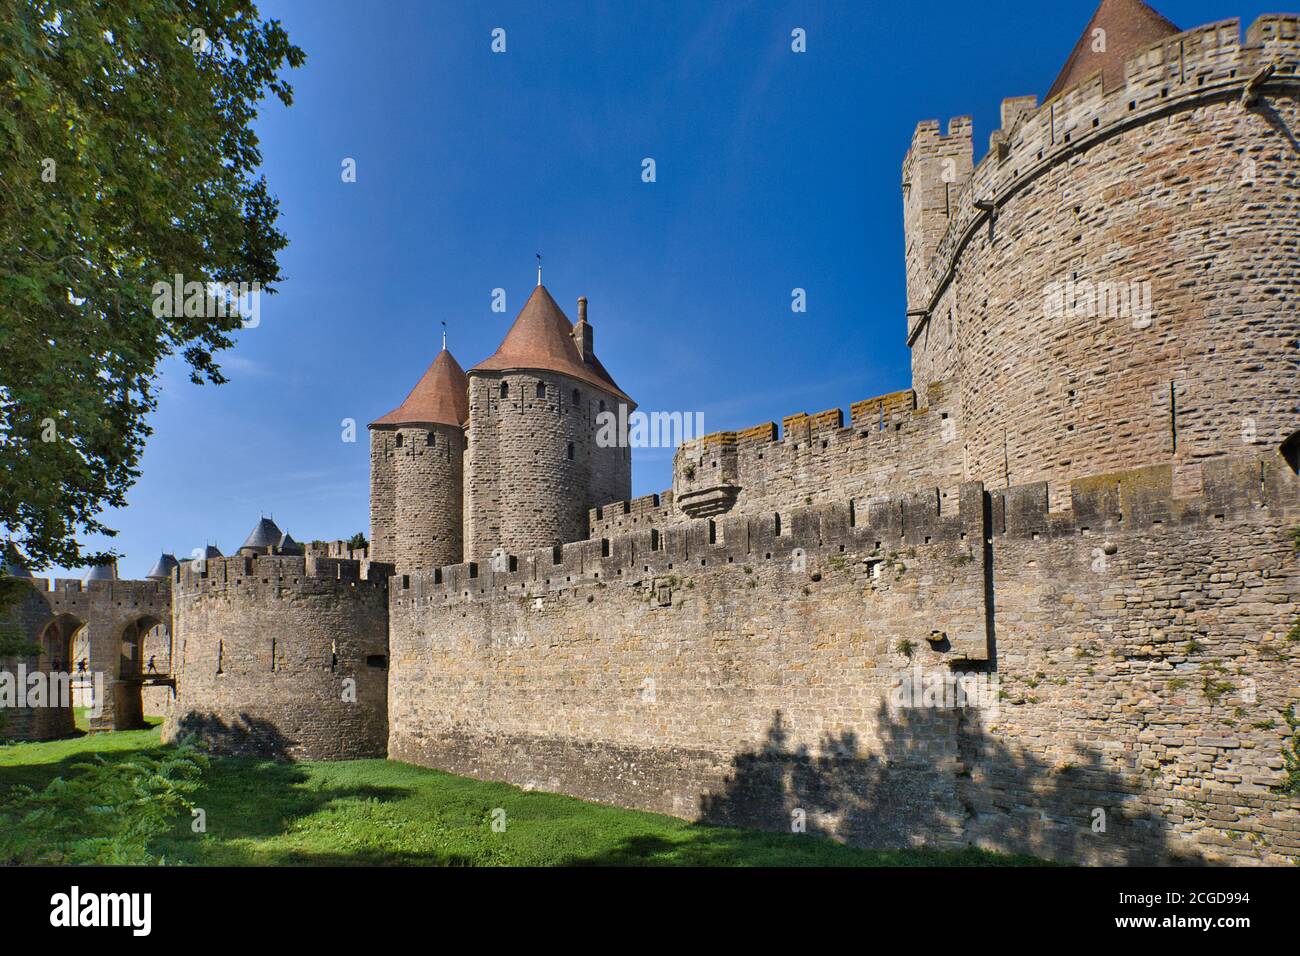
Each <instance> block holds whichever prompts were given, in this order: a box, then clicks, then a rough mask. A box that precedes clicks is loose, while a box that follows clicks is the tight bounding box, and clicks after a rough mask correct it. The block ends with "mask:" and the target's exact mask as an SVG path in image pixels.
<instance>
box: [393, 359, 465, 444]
mask: <svg viewBox="0 0 1300 956" xmlns="http://www.w3.org/2000/svg"><path fill="white" fill-rule="evenodd" d="M467 421H469V379H467V378H466V377H465V370H464V369H463V368H461V367H460V363H459V362H457V361H456V359H455V358H454V357H453V356H452V354H451V353H450V352H448V351H447V350H446V349H443V350H442V351H441V352H439V353H438V357H437V358H435V359H434V360H433V364H432V365H430V366H429V369H428V371H426V372H425V373H424V377H423V378H421V379H420V380H419V381H418V382H416V383H415V388H413V389H411V394H410V395H407V396H406V400H405V401H404V402H402V404H400V405H398V406H397V407H396V408H395V409H393V410H392V411H391V412H389V413H388V414H387V415H385V416H383V417H382V418H376V419H375V420H374V421H373V422H371V423H370V427H371V428H374V427H376V426H382V425H388V426H396V425H457V426H459V425H463V424H465V422H467Z"/></svg>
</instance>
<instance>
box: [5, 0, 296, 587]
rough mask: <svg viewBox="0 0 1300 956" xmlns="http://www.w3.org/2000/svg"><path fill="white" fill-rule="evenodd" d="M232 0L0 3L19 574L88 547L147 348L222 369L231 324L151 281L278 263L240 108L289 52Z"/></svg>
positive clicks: (10, 448)
mask: <svg viewBox="0 0 1300 956" xmlns="http://www.w3.org/2000/svg"><path fill="white" fill-rule="evenodd" d="M303 60H304V56H303V53H302V51H301V50H299V49H298V48H297V47H295V46H293V45H292V44H291V43H290V42H289V39H288V36H287V34H286V33H285V31H284V29H283V28H282V27H281V26H280V24H279V23H278V22H277V21H274V20H270V21H263V20H262V19H261V18H260V16H259V14H258V11H257V8H256V6H255V5H254V4H253V3H252V2H251V0H23V2H18V3H3V4H0V529H2V530H3V531H4V532H5V533H6V534H8V535H11V536H13V537H14V539H15V540H16V542H17V543H18V544H19V546H20V547H21V548H22V550H23V551H24V552H25V553H26V556H27V559H28V562H29V566H31V567H32V568H33V570H36V569H40V568H44V567H46V566H48V565H50V564H60V565H63V566H65V567H78V566H82V565H84V564H91V563H96V562H98V561H101V560H103V559H104V558H105V557H106V556H107V555H106V553H105V552H96V553H93V554H92V553H84V552H83V551H82V550H81V544H80V543H79V541H78V538H79V537H84V536H85V535H87V534H95V533H99V534H104V535H108V536H111V535H113V534H114V533H115V532H114V531H113V530H112V529H111V528H108V527H106V526H105V525H104V524H103V523H102V522H101V520H100V518H99V515H100V514H101V512H102V511H103V509H105V508H108V507H121V506H122V505H123V504H124V503H125V493H126V491H127V489H128V488H129V487H130V485H131V484H132V483H133V482H134V480H135V479H136V478H137V477H138V475H139V471H138V467H137V466H138V462H139V458H140V454H141V452H142V450H143V447H144V442H145V439H146V437H147V436H148V435H149V433H150V429H149V426H148V423H147V420H146V416H147V414H148V413H149V412H150V411H151V410H152V409H153V408H154V407H155V406H156V404H157V396H156V381H157V375H158V367H159V363H160V361H161V360H162V359H163V358H164V357H165V356H167V355H169V354H173V353H179V354H180V355H181V356H183V359H184V361H185V362H186V363H187V365H188V368H189V371H190V378H191V380H192V381H194V382H195V383H203V382H205V381H206V382H211V383H213V384H220V383H222V382H224V381H225V378H224V377H223V375H222V373H221V369H220V367H219V365H218V363H217V361H216V358H215V355H216V353H217V352H219V351H220V350H221V349H224V348H228V347H229V346H230V345H231V344H232V337H231V333H232V332H233V331H234V330H235V329H237V328H238V327H239V325H240V317H239V315H238V314H237V313H233V312H231V313H228V314H225V315H184V314H179V315H169V314H166V310H161V309H160V310H158V311H162V312H164V314H161V315H159V314H155V309H154V308H153V306H154V304H155V294H154V284H155V283H157V282H160V281H162V282H171V281H172V279H173V277H174V276H176V275H180V276H182V277H183V281H186V282H190V281H197V282H201V283H205V284H206V283H223V284H224V283H240V282H243V283H248V284H250V285H251V284H252V283H254V282H257V283H260V285H261V287H262V288H263V290H264V291H271V290H272V284H273V283H275V282H277V281H279V280H280V279H281V276H280V272H279V266H278V264H277V260H276V256H277V253H278V252H279V251H280V250H281V249H282V248H283V247H284V246H285V243H286V239H285V237H284V236H283V235H282V234H281V233H280V232H279V231H278V230H277V229H276V228H275V221H276V218H277V216H278V208H277V202H276V200H275V199H274V198H273V197H272V196H271V195H270V193H269V192H268V190H267V184H266V181H265V178H264V177H262V176H260V175H259V174H258V172H257V169H258V167H259V165H260V163H261V154H260V152H259V149H258V141H257V137H256V136H255V135H254V133H253V131H252V129H251V126H250V124H251V122H252V120H253V119H254V118H255V117H256V116H257V106H258V104H259V103H260V102H261V101H262V100H263V99H264V98H265V97H266V96H267V94H268V93H269V94H273V95H274V96H276V97H278V98H279V100H280V101H281V102H283V103H284V104H285V105H289V104H290V103H291V102H292V90H291V88H290V86H289V85H288V84H287V83H286V82H285V81H284V80H283V78H282V77H281V75H280V74H281V70H282V68H283V67H284V66H285V64H287V65H288V66H290V67H294V66H298V65H300V64H301V63H302V62H303Z"/></svg>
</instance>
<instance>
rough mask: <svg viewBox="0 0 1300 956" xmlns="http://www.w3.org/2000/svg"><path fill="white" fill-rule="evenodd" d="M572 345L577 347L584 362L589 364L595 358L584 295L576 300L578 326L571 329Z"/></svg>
mask: <svg viewBox="0 0 1300 956" xmlns="http://www.w3.org/2000/svg"><path fill="white" fill-rule="evenodd" d="M573 344H574V345H576V346H577V347H578V353H579V354H580V355H581V356H582V360H583V361H584V362H590V361H591V360H592V358H593V357H594V356H595V349H594V348H593V346H592V332H591V326H590V325H589V324H587V297H586V296H585V295H584V296H582V297H581V298H579V299H578V324H577V325H575V326H574V327H573Z"/></svg>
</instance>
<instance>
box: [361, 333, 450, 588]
mask: <svg viewBox="0 0 1300 956" xmlns="http://www.w3.org/2000/svg"><path fill="white" fill-rule="evenodd" d="M467 388H468V382H467V380H466V378H465V370H464V369H462V368H461V367H460V364H459V363H458V362H457V361H456V359H455V358H453V357H452V354H451V353H450V352H448V351H447V349H446V348H445V347H444V348H443V350H442V351H441V352H439V353H438V357H437V358H435V359H434V360H433V364H432V365H430V366H429V369H428V371H426V372H425V373H424V376H423V377H422V378H421V379H420V381H419V382H417V383H416V385H415V388H413V389H411V394H409V395H407V396H406V400H405V401H404V402H402V404H401V405H399V406H398V407H397V408H395V409H393V411H391V412H389V413H388V414H387V415H385V416H383V417H382V418H379V419H376V420H375V421H373V422H371V423H370V558H371V560H372V561H382V562H385V563H388V564H394V565H396V566H397V569H398V570H399V571H413V570H418V569H422V568H436V567H441V566H443V565H446V564H456V563H458V562H460V561H461V560H462V559H463V553H464V552H463V543H464V542H463V537H462V529H463V514H464V492H463V488H464V456H465V429H464V424H465V422H466V421H467V420H468V418H469V411H468V403H467V398H466V390H467Z"/></svg>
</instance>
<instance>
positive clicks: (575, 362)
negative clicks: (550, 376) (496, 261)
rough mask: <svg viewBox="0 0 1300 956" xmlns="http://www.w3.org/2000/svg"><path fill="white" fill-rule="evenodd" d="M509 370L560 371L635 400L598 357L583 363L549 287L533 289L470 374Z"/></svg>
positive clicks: (571, 329) (570, 323)
mask: <svg viewBox="0 0 1300 956" xmlns="http://www.w3.org/2000/svg"><path fill="white" fill-rule="evenodd" d="M507 369H538V370H541V371H547V372H559V373H561V374H563V375H567V376H569V377H570V378H576V379H578V380H579V381H582V382H587V383H588V384H590V385H595V386H596V387H597V388H602V389H604V390H605V391H607V392H612V393H613V394H614V395H615V396H616V397H618V398H621V399H623V400H625V401H627V402H631V401H632V399H631V398H629V397H628V396H627V395H626V394H624V392H623V390H622V389H620V388H619V387H618V386H617V385H616V384H614V379H613V378H611V377H610V374H609V373H608V372H607V371H605V367H604V366H603V365H601V364H600V360H599V359H598V358H596V356H595V355H592V356H591V358H590V359H588V360H587V361H583V358H582V354H581V353H580V352H579V351H578V346H577V345H576V344H575V343H574V341H573V323H572V322H570V321H569V319H568V317H566V316H565V314H564V312H563V311H562V310H561V309H560V307H559V306H558V305H556V304H555V300H554V299H552V298H551V294H550V293H549V292H547V291H546V286H542V285H539V286H538V287H537V288H535V289H534V290H533V294H532V295H530V296H529V297H528V301H527V302H525V303H524V307H523V309H522V310H520V312H519V317H518V318H516V319H515V324H514V325H512V326H510V331H509V332H507V333H506V337H505V339H503V340H502V342H501V345H500V347H499V348H498V349H497V350H496V351H495V352H493V353H492V355H491V356H489V357H488V358H486V359H484V360H483V361H482V362H479V363H478V364H477V365H475V366H474V367H473V368H472V369H470V371H471V372H502V371H505V370H507Z"/></svg>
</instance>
